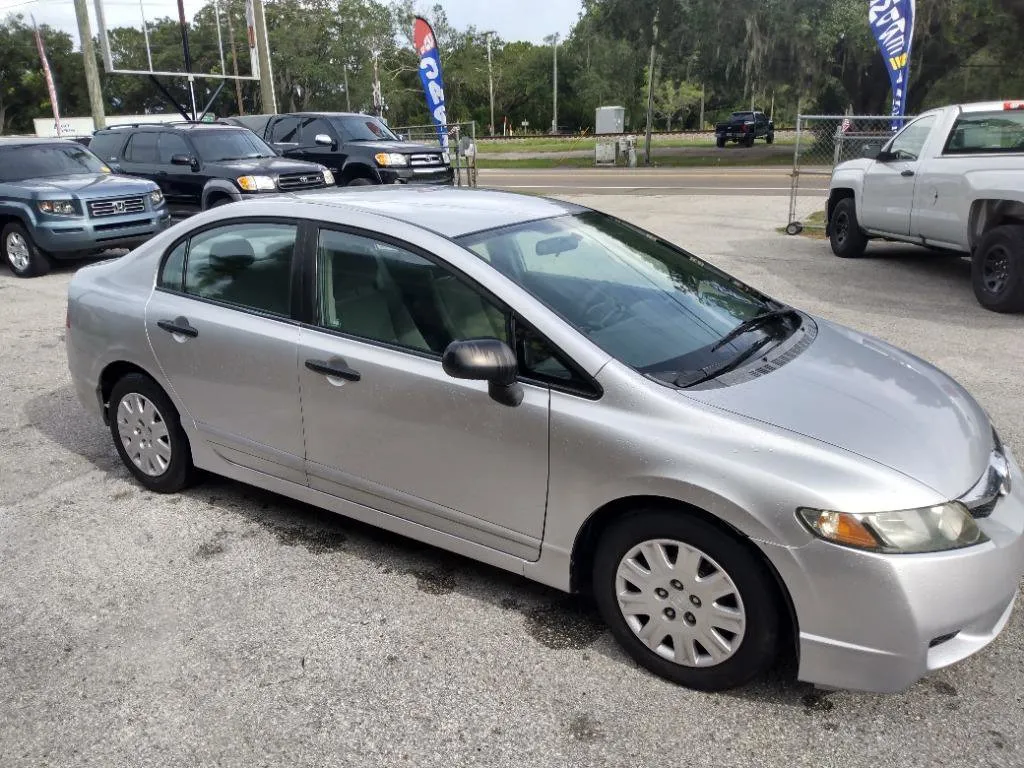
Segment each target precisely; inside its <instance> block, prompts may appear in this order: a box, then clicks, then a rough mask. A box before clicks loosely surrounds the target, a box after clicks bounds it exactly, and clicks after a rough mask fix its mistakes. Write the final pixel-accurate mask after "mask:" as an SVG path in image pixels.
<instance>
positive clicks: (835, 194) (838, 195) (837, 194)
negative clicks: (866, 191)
mask: <svg viewBox="0 0 1024 768" xmlns="http://www.w3.org/2000/svg"><path fill="white" fill-rule="evenodd" d="M853 197H854V194H853V190H852V189H833V190H832V192H831V193H830V194H829V196H828V205H827V206H826V208H825V226H826V227H827V226H828V224H829V222H830V221H832V211H833V210H834V209H835V207H836V206H837V205H838V204H839V201H840V200H845V199H846V198H853Z"/></svg>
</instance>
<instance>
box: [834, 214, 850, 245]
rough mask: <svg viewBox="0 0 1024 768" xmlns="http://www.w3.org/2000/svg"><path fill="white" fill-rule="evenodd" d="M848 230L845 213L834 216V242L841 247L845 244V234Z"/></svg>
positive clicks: (848, 220)
mask: <svg viewBox="0 0 1024 768" xmlns="http://www.w3.org/2000/svg"><path fill="white" fill-rule="evenodd" d="M849 230H850V217H849V216H847V215H846V214H845V213H840V214H839V215H838V216H836V223H835V232H836V242H837V243H839V244H840V245H842V244H843V243H845V242H846V233H847V232H849Z"/></svg>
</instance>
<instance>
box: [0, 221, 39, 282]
mask: <svg viewBox="0 0 1024 768" xmlns="http://www.w3.org/2000/svg"><path fill="white" fill-rule="evenodd" d="M0 248H2V249H3V256H4V260H5V261H6V262H7V266H9V267H10V268H11V272H13V273H14V274H15V276H16V277H39V276H40V275H45V274H46V273H47V272H49V271H50V267H51V262H50V257H49V256H47V255H46V254H45V253H43V252H42V251H41V250H39V248H38V246H36V244H35V241H34V240H33V239H32V236H31V235H30V234H29V233H28V230H27V229H25V227H24V226H22V225H21V224H19V223H18V222H11V223H10V224H8V225H7V226H6V227H4V229H3V233H0Z"/></svg>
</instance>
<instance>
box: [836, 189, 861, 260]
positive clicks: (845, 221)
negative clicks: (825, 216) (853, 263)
mask: <svg viewBox="0 0 1024 768" xmlns="http://www.w3.org/2000/svg"><path fill="white" fill-rule="evenodd" d="M828 232H829V235H828V237H829V242H830V243H831V244H832V253H834V254H835V255H836V256H839V257H840V258H842V259H856V258H857V257H859V256H863V255H864V251H865V250H866V249H867V247H868V237H867V235H865V234H864V232H863V230H861V228H860V224H859V223H858V222H857V206H856V204H855V203H854V202H853V198H852V197H844V198H843V199H842V200H840V201H839V202H838V203H836V207H835V208H833V209H832V218H831V219H830V220H829V223H828Z"/></svg>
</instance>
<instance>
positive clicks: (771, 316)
mask: <svg viewBox="0 0 1024 768" xmlns="http://www.w3.org/2000/svg"><path fill="white" fill-rule="evenodd" d="M791 315H797V316H799V313H798V312H797V311H796V310H795V309H791V308H789V307H786V308H784V309H773V310H770V311H768V312H762V313H761V314H760V315H755V316H754V317H752V318H750V319H749V320H744V321H743V322H742V323H740V324H739V325H737V326H736V327H735V328H733V329H732V330H731V331H729V333H727V334H726V335H725V336H723V337H722V338H721V339H719V340H718V343H717V344H715V346H713V347H712V348H711V351H712V352H717V351H718V350H720V349H721V348H722V347H724V346H725V345H726V344H729V343H731V342H733V341H736V339H738V338H739V337H740V336H742V335H743V334H745V333H750V332H751V331H756V330H757V329H758V328H762V327H764V326H765V325H767V324H768V323H770V322H772V321H774V320H778V319H780V318H783V317H789V316H791Z"/></svg>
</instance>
